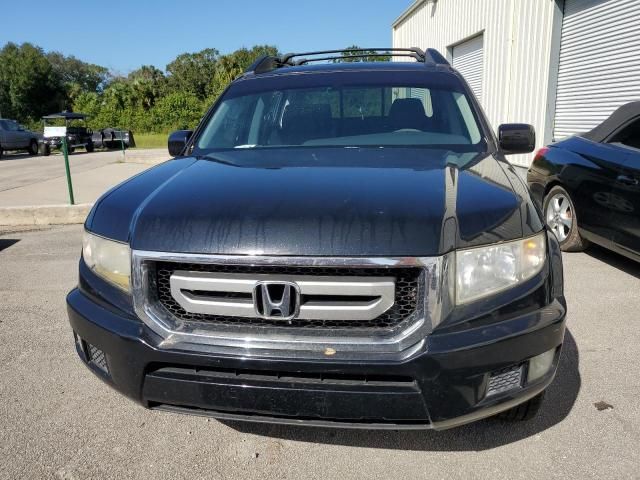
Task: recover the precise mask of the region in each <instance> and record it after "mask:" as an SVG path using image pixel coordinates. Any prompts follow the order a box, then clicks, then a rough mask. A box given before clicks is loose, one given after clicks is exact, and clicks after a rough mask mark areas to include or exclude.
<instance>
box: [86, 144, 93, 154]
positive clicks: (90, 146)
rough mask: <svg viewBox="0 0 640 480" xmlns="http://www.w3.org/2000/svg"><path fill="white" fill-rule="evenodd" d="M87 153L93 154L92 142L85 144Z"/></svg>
mask: <svg viewBox="0 0 640 480" xmlns="http://www.w3.org/2000/svg"><path fill="white" fill-rule="evenodd" d="M86 148H87V153H91V152H93V142H89V143H87V147H86Z"/></svg>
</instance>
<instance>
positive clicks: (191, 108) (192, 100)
mask: <svg viewBox="0 0 640 480" xmlns="http://www.w3.org/2000/svg"><path fill="white" fill-rule="evenodd" d="M204 109H205V106H204V104H203V103H202V102H201V101H200V100H199V99H198V97H196V96H195V95H194V94H192V93H187V92H173V93H170V94H168V95H166V96H164V97H162V98H161V99H160V100H158V102H157V103H156V105H155V107H154V108H153V110H152V111H151V118H152V122H153V127H154V128H153V129H150V130H146V131H154V132H163V131H169V130H181V129H189V128H194V127H195V126H196V125H197V124H198V122H199V121H200V118H202V115H203V114H204Z"/></svg>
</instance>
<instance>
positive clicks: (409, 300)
mask: <svg viewBox="0 0 640 480" xmlns="http://www.w3.org/2000/svg"><path fill="white" fill-rule="evenodd" d="M154 266H155V275H154V274H153V272H152V276H153V277H154V278H155V288H154V293H155V295H156V296H157V297H156V299H157V302H158V303H159V304H160V305H161V306H162V308H164V309H165V310H166V311H167V312H169V313H170V314H171V315H172V316H173V317H175V318H176V319H179V320H183V321H190V322H196V323H204V324H207V325H212V326H215V325H219V326H246V325H249V326H254V327H270V328H273V327H276V328H279V329H287V328H304V329H331V330H349V331H354V330H385V329H396V328H397V327H398V326H401V325H403V324H404V323H405V322H409V321H411V320H412V319H413V314H414V313H415V312H416V307H417V305H418V297H419V282H420V275H421V274H422V269H421V268H416V267H408V268H395V267H394V268H354V267H316V266H313V267H311V266H305V267H294V266H250V265H217V264H199V263H179V262H156V263H155V265H154ZM178 271H183V272H215V273H221V274H239V275H242V274H251V275H274V276H304V277H309V276H313V277H367V278H372V279H373V278H384V277H393V278H394V279H395V297H394V303H393V305H392V306H391V308H389V309H388V310H387V311H385V312H384V313H382V314H381V315H378V316H377V317H376V318H374V319H372V320H353V319H350V320H337V319H323V318H304V319H303V318H294V319H291V320H287V321H286V322H283V321H282V320H278V319H268V318H259V317H257V316H255V317H238V316H223V315H209V314H203V313H193V312H187V311H186V310H185V309H184V308H183V307H182V306H181V305H180V304H179V303H178V302H177V301H176V299H175V298H174V296H173V295H172V293H171V281H170V279H171V275H173V274H174V272H178ZM152 285H153V283H152ZM231 297H233V294H232V295H231ZM231 297H230V298H231Z"/></svg>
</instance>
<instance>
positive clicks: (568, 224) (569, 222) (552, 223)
mask: <svg viewBox="0 0 640 480" xmlns="http://www.w3.org/2000/svg"><path fill="white" fill-rule="evenodd" d="M545 213H546V218H547V225H549V228H550V229H551V230H552V231H553V233H554V234H555V235H556V237H557V239H558V241H559V242H564V241H565V240H566V239H567V237H569V235H570V234H571V228H572V227H573V218H574V215H573V209H572V208H571V202H570V201H569V199H568V198H567V196H566V195H564V194H563V193H556V194H555V195H553V196H552V197H551V198H550V199H549V202H548V203H547V211H546V212H545Z"/></svg>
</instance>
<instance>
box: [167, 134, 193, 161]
mask: <svg viewBox="0 0 640 480" xmlns="http://www.w3.org/2000/svg"><path fill="white" fill-rule="evenodd" d="M191 135H193V130H176V131H175V132H171V133H170V134H169V155H171V156H172V157H177V156H178V155H180V154H181V153H182V151H183V150H184V147H185V146H186V145H187V142H188V141H189V139H190V138H191Z"/></svg>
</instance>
